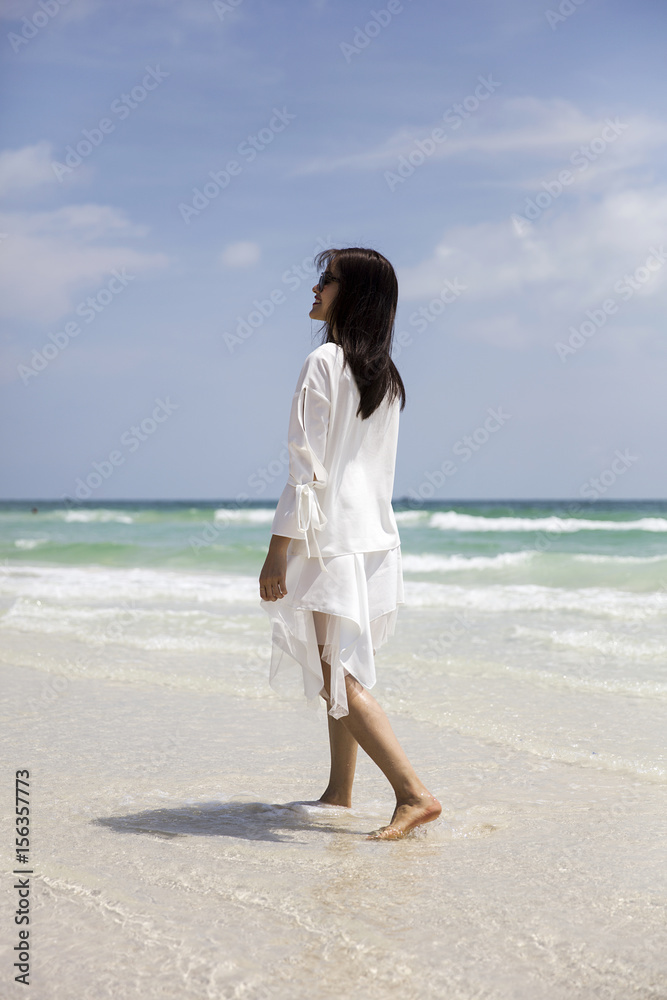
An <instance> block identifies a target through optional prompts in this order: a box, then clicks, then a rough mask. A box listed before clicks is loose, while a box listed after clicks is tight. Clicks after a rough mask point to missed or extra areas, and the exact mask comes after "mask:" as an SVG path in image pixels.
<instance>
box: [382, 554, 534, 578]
mask: <svg viewBox="0 0 667 1000" xmlns="http://www.w3.org/2000/svg"><path fill="white" fill-rule="evenodd" d="M539 554H540V553H538V552H537V551H533V550H526V551H524V552H501V553H499V554H498V555H496V556H437V555H428V554H420V555H403V556H402V560H401V561H402V565H403V569H404V570H405V572H406V573H454V572H459V571H461V570H463V571H465V570H477V569H485V570H488V569H491V570H493V569H505V568H506V567H508V566H523V565H526V564H527V563H529V562H531V560H532V559H533V557H534V556H536V555H539Z"/></svg>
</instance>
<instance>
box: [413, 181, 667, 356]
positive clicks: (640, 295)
mask: <svg viewBox="0 0 667 1000" xmlns="http://www.w3.org/2000/svg"><path fill="white" fill-rule="evenodd" d="M565 197H566V196H565ZM666 232H667V188H664V187H663V188H655V189H653V190H644V191H632V190H629V191H624V192H615V193H613V194H611V195H609V196H608V197H607V198H604V199H602V200H600V201H598V202H590V203H588V204H583V205H582V204H581V203H577V205H576V206H572V205H570V206H568V207H563V208H561V209H560V214H555V213H553V212H552V213H551V214H550V213H549V212H545V214H544V215H543V216H542V217H541V218H540V219H538V220H537V221H536V222H535V224H534V225H532V226H530V227H529V228H528V229H527V230H526V231H525V233H524V235H522V236H519V235H517V233H516V232H515V230H514V227H513V226H512V224H511V222H510V220H509V218H508V219H506V220H505V219H503V220H501V221H498V222H489V223H481V224H478V225H472V226H464V225H462V226H455V227H452V228H450V229H448V230H447V231H446V232H445V233H444V235H443V238H442V240H441V241H440V242H439V243H438V244H437V246H435V247H434V249H433V251H432V253H431V254H430V256H428V257H427V258H425V259H424V260H423V261H421V262H420V263H419V264H416V265H415V266H412V267H408V268H403V269H402V270H400V271H399V273H398V280H399V290H400V297H401V299H402V300H403V301H411V300H412V301H419V302H421V303H424V304H426V303H428V302H429V301H430V300H431V299H434V298H437V297H438V296H439V295H440V292H441V290H442V289H443V287H444V285H445V281H446V280H450V281H452V280H454V279H458V281H459V282H460V283H461V284H463V285H465V286H467V287H466V290H465V291H464V292H463V293H461V295H460V297H459V302H457V304H456V306H452V307H451V310H449V311H448V313H447V320H446V323H445V328H450V329H460V330H461V333H462V336H466V337H467V338H469V339H473V340H474V339H480V340H484V341H486V342H488V343H493V344H496V345H499V346H503V347H509V348H516V347H521V346H526V345H528V344H531V343H545V342H546V343H549V342H551V341H553V340H554V337H555V336H556V335H560V334H562V333H563V329H564V323H565V327H567V324H568V323H575V322H577V321H581V320H583V319H585V315H584V310H586V309H588V308H592V307H595V306H597V305H599V304H600V303H601V302H602V301H603V300H604V299H606V298H613V299H614V300H616V301H618V303H619V310H618V315H617V317H616V318H615V319H614V321H613V322H612V323H610V324H609V326H610V327H611V326H614V325H618V324H619V323H620V324H621V325H622V326H623V325H627V324H630V323H633V322H635V317H636V310H637V308H638V305H639V304H640V303H641V302H642V301H643V302H646V300H648V299H650V298H652V297H653V298H659V299H660V300H661V302H664V299H665V292H666V290H667V262H666V263H664V264H663V265H661V266H660V267H658V268H656V269H655V271H653V272H652V273H651V276H650V279H649V280H647V281H645V282H644V283H641V282H640V285H639V287H638V289H637V290H636V291H634V292H633V294H632V296H631V301H630V299H628V300H627V304H626V300H623V299H622V298H620V297H619V294H618V292H617V291H615V290H614V285H615V283H616V282H618V281H622V280H623V278H624V275H626V274H630V275H632V274H633V273H634V271H635V270H636V269H637V268H639V267H641V266H643V265H644V263H645V261H646V259H647V257H649V255H650V253H651V248H657V249H658V250H659V251H662V252H663V253H664V254H665V255H667V240H666V239H665V233H666ZM473 304H474V309H473V310H471V312H470V315H469V317H467V318H465V319H464V320H463V321H462V320H461V317H462V316H463V315H464V313H465V312H466V310H467V309H468V305H473ZM655 308H656V319H655V324H654V326H653V334H654V336H656V337H657V336H660V337H662V336H663V334H662V318H661V317H662V315H663V313H664V306H663V305H660V306H658V305H656V307H655ZM448 309H449V307H448ZM454 310H457V312H456V313H455V312H454ZM459 310H463V311H462V312H461V311H459ZM455 315H456V317H457V318H456V319H454V318H453V317H454V316H455ZM536 317H538V318H539V319H538V321H537V322H536ZM643 322H644V324H645V326H646V320H645V318H644V319H643ZM443 323H444V319H443ZM452 324H453V325H452ZM648 327H649V328H651V322H650V320H649V323H648Z"/></svg>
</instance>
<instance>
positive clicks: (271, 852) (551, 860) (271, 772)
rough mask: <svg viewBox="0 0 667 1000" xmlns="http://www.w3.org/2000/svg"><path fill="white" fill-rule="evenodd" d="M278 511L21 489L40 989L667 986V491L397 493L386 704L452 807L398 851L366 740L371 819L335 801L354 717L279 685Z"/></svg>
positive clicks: (75, 999)
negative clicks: (401, 588) (333, 756)
mask: <svg viewBox="0 0 667 1000" xmlns="http://www.w3.org/2000/svg"><path fill="white" fill-rule="evenodd" d="M274 506H275V504H272V503H270V502H265V503H264V504H260V503H250V504H243V505H241V504H238V503H234V502H225V501H219V502H214V501H205V502H202V501H189V500H188V501H164V502H162V501H155V502H153V501H106V502H101V501H100V502H98V503H93V502H88V503H73V502H48V501H40V500H24V501H4V502H1V503H0V548H1V559H2V566H1V572H0V646H1V652H0V670H1V671H2V715H3V726H2V736H1V737H0V746H1V747H2V754H3V758H4V761H5V767H4V772H3V773H4V774H5V779H4V781H5V783H4V787H5V792H4V801H5V804H7V803H8V802H10V797H9V796H10V793H9V789H10V787H12V786H13V781H14V778H13V775H14V771H16V770H19V769H27V770H28V771H29V782H30V802H31V806H30V809H31V812H30V855H29V857H30V862H29V863H30V871H31V872H32V874H30V884H31V896H30V900H31V911H30V925H29V926H30V949H29V950H30V963H29V964H30V982H31V985H32V993H31V995H32V996H33V997H34V998H36V1000H51V998H63V1000H65V998H67V1000H87V998H89V997H90V998H93V997H94V998H107V997H109V998H111V997H114V998H119V997H120V998H123V1000H131V998H134V997H137V998H139V997H141V998H142V1000H153V998H155V1000H157V998H161V1000H171V998H174V1000H176V998H179V1000H189V998H211V1000H213V998H215V1000H218V998H237V997H238V998H241V997H243V998H251V1000H255V998H258V1000H259V998H290V1000H291V998H302V997H303V998H306V997H307V998H309V1000H311V998H312V1000H318V998H329V997H332V998H333V997H336V998H340V997H343V998H347V997H361V998H364V1000H366V998H368V1000H376V998H377V1000H385V998H387V1000H388V998H390V997H391V998H394V997H397V996H402V997H410V998H415V1000H424V998H430V997H433V998H436V997H437V998H438V1000H442V998H446V1000H491V998H493V1000H524V998H525V1000H542V998H543V1000H571V998H575V997H576V998H583V1000H589V998H590V1000H592V998H595V1000H597V998H601V1000H665V998H667V920H666V916H667V914H666V909H667V907H666V904H667V891H666V890H667V886H666V881H667V879H666V866H665V859H666V848H667V758H666V755H665V734H666V732H667V726H666V719H665V707H666V705H667V627H666V623H667V502H664V501H609V502H603V501H595V502H590V501H585V502H583V501H567V500H562V501H530V500H525V501H512V500H503V501H486V502H481V501H470V502H447V501H437V502H436V501H416V500H415V501H410V500H408V499H406V498H403V499H402V500H397V501H395V502H394V510H395V512H396V519H397V523H398V527H399V532H400V536H401V550H402V557H403V569H404V584H405V602H406V603H405V604H404V605H402V606H401V609H400V611H399V616H398V622H397V625H396V631H395V634H394V636H393V637H391V638H390V639H389V641H388V642H387V643H386V644H385V645H384V646H383V647H382V648H381V649H379V650H378V652H377V656H376V668H377V675H378V681H377V684H376V686H375V688H374V689H373V691H372V694H373V695H374V697H375V698H377V700H378V701H379V703H380V704H381V705H382V707H383V708H384V710H385V712H386V713H387V715H388V717H389V719H390V722H391V724H392V727H393V728H394V731H395V732H396V734H397V736H398V738H399V740H400V741H401V744H402V746H403V747H404V749H405V750H406V753H407V754H408V757H409V758H410V760H411V762H412V764H413V765H414V767H415V769H416V771H417V773H418V775H419V777H420V778H421V779H422V781H424V783H425V784H426V785H427V787H428V788H429V789H430V790H431V791H432V792H433V793H434V794H435V795H437V797H438V798H439V799H440V801H441V803H442V805H443V813H442V816H441V817H440V818H439V819H438V820H437V821H436V822H434V823H431V824H429V825H428V826H424V827H421V828H419V829H417V830H415V831H413V832H412V833H411V834H410V835H409V836H408V837H406V838H405V839H404V840H401V841H395V842H385V841H367V840H365V839H364V834H366V833H367V832H369V831H371V830H373V829H376V828H377V827H378V826H381V825H384V824H386V823H388V822H389V820H390V818H391V814H392V811H393V805H394V800H393V794H392V790H391V787H390V785H389V784H388V782H387V780H386V779H385V777H384V776H383V774H382V773H381V772H380V771H379V770H378V768H377V767H376V766H375V764H374V763H373V762H372V761H371V760H370V759H369V758H368V757H367V756H366V755H365V754H364V753H363V751H360V753H359V758H358V764H357V777H356V781H355V787H354V793H353V805H352V808H351V809H343V808H337V807H329V808H325V809H323V808H318V807H315V806H313V805H312V804H309V803H312V801H313V800H315V799H317V798H319V796H320V795H321V793H322V792H323V791H324V789H325V787H326V785H327V781H328V775H329V746H328V736H327V723H326V715H325V706H324V702H323V701H322V702H321V706H320V710H319V711H318V712H317V713H315V712H312V711H308V710H307V709H306V706H305V699H304V696H303V686H302V681H301V672H300V668H298V667H297V665H296V664H295V665H294V678H293V680H294V683H293V686H292V688H291V689H289V688H288V689H287V690H286V691H285V692H284V693H281V694H276V692H274V691H273V690H272V689H271V688H270V687H269V685H268V669H269V660H270V622H269V620H268V617H267V616H266V614H265V613H264V612H263V611H262V609H261V608H260V602H259V592H258V576H259V571H260V569H261V566H262V563H263V561H264V558H265V555H266V550H267V546H268V541H269V537H270V526H271V520H272V517H273V510H274ZM33 508H35V511H34V512H33V510H32V509H33ZM12 812H13V806H12ZM8 837H9V832H8V830H7V827H6V828H5V842H6V844H7V843H8V840H7V838H8ZM13 853H14V852H13V845H12V844H11V843H9V852H5V854H4V857H5V864H4V873H5V878H4V883H3V891H4V893H5V896H6V901H7V905H8V907H9V909H8V911H7V912H14V910H15V907H16V901H17V890H16V888H14V883H13V881H12V879H14V877H15V876H14V874H13V873H14V872H15V871H17V870H22V869H23V868H24V867H25V865H26V864H27V863H28V862H21V863H18V862H16V861H15V860H14V857H13ZM17 877H18V876H17ZM18 930H19V927H18V926H15V927H14V926H11V925H10V923H9V922H8V921H7V922H6V924H5V935H4V940H3V942H2V943H1V945H0V950H2V953H3V959H4V962H3V970H4V971H3V973H2V976H3V987H2V990H4V992H3V991H2V990H0V993H1V995H2V996H3V997H4V996H7V997H10V996H14V995H16V996H19V995H22V994H20V992H19V991H20V988H21V987H20V985H19V984H15V983H14V982H13V978H14V975H15V974H16V973H15V972H14V973H12V972H11V971H10V969H11V966H12V963H13V962H14V961H15V960H16V958H15V956H16V951H15V950H13V949H14V947H15V946H16V945H19V943H20V942H19V938H18Z"/></svg>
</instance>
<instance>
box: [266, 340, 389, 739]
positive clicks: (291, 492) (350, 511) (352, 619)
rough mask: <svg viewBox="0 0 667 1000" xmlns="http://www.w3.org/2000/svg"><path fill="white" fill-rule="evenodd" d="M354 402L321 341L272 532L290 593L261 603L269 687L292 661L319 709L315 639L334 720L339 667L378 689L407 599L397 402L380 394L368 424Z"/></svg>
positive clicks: (311, 358)
mask: <svg viewBox="0 0 667 1000" xmlns="http://www.w3.org/2000/svg"><path fill="white" fill-rule="evenodd" d="M358 405H359V389H358V388H357V384H356V381H355V379H354V376H353V374H352V372H351V370H350V369H349V368H347V367H346V368H345V370H344V369H343V350H342V348H341V347H340V345H338V344H334V343H327V344H322V345H321V346H320V347H317V348H316V349H315V350H314V351H312V352H311V354H309V355H308V357H307V358H306V360H305V362H304V365H303V368H302V369H301V373H300V375H299V379H298V381H297V386H296V391H295V393H294V397H293V399H292V410H291V414H290V422H289V478H288V480H287V484H286V486H285V489H284V490H283V493H282V495H281V497H280V500H279V501H278V506H277V508H276V512H275V515H274V518H273V523H272V525H271V533H272V534H274V535H283V536H287V537H289V538H291V539H292V541H291V542H290V544H289V546H288V549H287V573H286V587H287V594H286V595H285V596H284V597H282V598H279V599H278V600H276V601H264V600H261V601H260V605H261V607H262V608H263V609H264V610H265V611H266V612H267V614H268V615H269V617H270V618H271V621H272V652H271V666H270V675H269V683H270V685H271V687H272V688H273V689H274V690H276V691H279V690H280V687H279V679H277V678H278V674H279V673H280V671H281V669H282V668H283V666H285V665H286V664H287V663H291V664H292V665H293V661H296V662H297V663H298V664H299V665H300V666H301V668H302V671H303V683H304V693H305V695H306V698H307V701H308V706H309V707H310V708H313V709H317V707H318V704H319V697H320V692H321V691H322V689H323V686H324V679H323V675H322V666H321V663H320V655H319V650H318V638H319V644H320V645H323V646H324V649H323V653H322V656H323V658H324V660H325V662H327V663H329V664H331V692H330V693H331V702H332V704H331V708H330V709H329V714H330V715H331V716H332V717H333V718H334V719H339V718H341V716H343V715H347V714H348V703H347V692H346V688H345V674H346V673H349V674H352V676H354V677H356V679H357V680H358V681H359V683H360V684H362V685H363V686H364V687H366V688H372V687H373V685H374V684H375V681H376V675H375V664H374V659H373V655H374V653H375V650H376V649H378V648H379V647H380V646H381V645H382V644H383V643H384V642H385V641H386V639H387V638H388V637H389V636H391V635H392V634H393V631H394V626H395V622H396V616H397V613H398V605H399V604H403V603H404V599H403V573H402V567H401V548H400V537H399V534H398V528H397V526H396V519H395V517H394V511H393V508H392V506H391V495H392V491H393V486H394V469H395V463H396V447H397V443H398V423H399V408H400V402H399V400H398V398H396V399H394V400H393V401H392V402H391V403H389V402H388V400H387V398H386V397H385V399H384V401H383V402H382V403H381V405H380V406H379V407H378V408H377V409H376V410H375V412H374V413H373V414H371V416H370V417H369V418H368V419H367V420H362V419H361V417H358V416H357V415H356V412H357V407H358ZM313 612H321V613H322V614H323V615H325V616H326V617H325V618H323V617H321V616H320V615H315V617H314V616H313ZM316 626H317V632H316ZM318 633H319V635H318Z"/></svg>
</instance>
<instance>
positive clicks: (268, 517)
mask: <svg viewBox="0 0 667 1000" xmlns="http://www.w3.org/2000/svg"><path fill="white" fill-rule="evenodd" d="M274 513H275V508H273V507H271V508H270V509H269V508H267V507H254V508H243V507H239V508H234V509H231V508H227V507H219V508H218V509H217V510H216V511H215V514H214V520H215V521H224V522H228V521H233V522H234V524H271V522H272V521H273V515H274Z"/></svg>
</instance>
